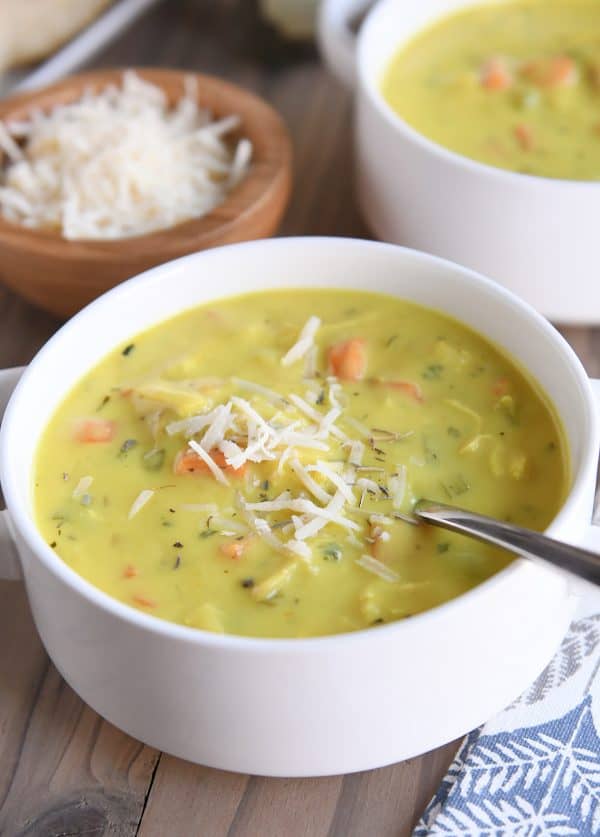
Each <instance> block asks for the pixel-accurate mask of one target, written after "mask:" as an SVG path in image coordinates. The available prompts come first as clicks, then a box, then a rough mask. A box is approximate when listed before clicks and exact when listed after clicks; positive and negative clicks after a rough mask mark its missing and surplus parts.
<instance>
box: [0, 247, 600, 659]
mask: <svg viewBox="0 0 600 837" xmlns="http://www.w3.org/2000/svg"><path fill="white" fill-rule="evenodd" d="M307 241H308V242H309V243H311V244H316V246H320V247H323V248H327V247H331V246H333V247H336V248H339V247H350V248H351V247H363V248H371V249H389V250H395V251H401V252H404V253H407V254H410V256H411V258H414V259H418V260H420V261H421V262H425V263H428V264H431V265H437V266H438V267H439V266H441V267H442V268H443V269H446V270H450V269H451V270H453V271H456V270H457V269H458V270H459V272H460V274H461V276H462V277H463V278H464V279H467V280H470V281H471V282H477V283H479V284H483V285H484V286H485V288H486V290H487V292H488V293H490V295H491V296H492V297H493V296H496V298H498V299H499V298H501V297H504V299H506V300H508V301H510V302H511V304H512V305H513V306H515V307H518V308H520V309H521V310H523V309H524V310H525V311H526V313H527V315H528V318H529V319H530V321H531V325H532V329H533V328H535V329H537V330H538V331H541V332H543V333H545V334H546V335H547V337H548V338H549V339H550V340H552V341H553V343H554V344H556V346H557V349H558V350H560V351H561V352H562V353H563V354H564V355H565V357H566V359H568V362H569V366H570V368H571V371H572V374H573V375H574V376H575V378H576V380H577V383H578V386H579V389H580V391H581V394H582V400H583V402H584V406H585V410H584V411H583V412H582V416H581V421H582V426H583V428H584V438H585V444H584V447H583V450H582V456H581V463H580V464H579V467H578V469H577V471H574V472H573V479H572V483H571V487H570V490H569V493H568V495H567V496H566V497H565V499H564V501H563V504H562V506H561V508H560V509H559V511H558V513H557V514H556V516H555V517H554V519H553V520H552V522H551V523H550V525H549V526H548V527H547V529H546V532H547V533H549V534H553V533H554V532H555V531H556V530H557V529H558V528H559V527H560V525H561V524H562V522H563V521H564V520H568V519H569V517H571V516H576V515H577V512H576V509H577V506H578V504H579V503H580V501H581V500H582V498H583V495H584V494H585V492H586V485H587V482H588V480H589V478H590V473H592V474H593V473H595V471H596V465H597V463H596V449H597V447H598V437H599V424H598V421H597V417H596V412H595V404H594V400H593V394H592V389H591V384H590V381H589V378H588V376H587V373H586V372H585V370H584V368H583V365H582V364H581V361H580V360H579V358H578V357H577V355H576V354H575V352H574V351H573V349H572V348H571V347H570V345H569V344H568V343H567V341H566V340H565V338H564V337H562V335H561V334H560V333H559V332H558V331H556V329H555V328H554V327H553V326H552V325H551V324H550V323H549V322H548V321H547V320H546V319H545V318H544V317H543V316H542V315H541V314H539V313H538V312H537V311H535V310H534V309H533V308H532V307H531V306H530V305H528V304H527V303H526V302H524V301H523V300H521V299H519V298H518V297H517V296H516V295H515V294H513V293H512V292H510V291H508V290H507V289H506V288H504V287H502V286H500V285H498V284H497V283H496V282H493V281H492V280H491V279H488V278H486V277H484V276H482V275H481V274H479V273H477V272H476V271H474V270H470V269H468V268H465V267H462V266H460V265H457V264H456V263H454V262H451V261H449V260H447V259H442V258H440V257H437V256H433V255H430V254H428V253H424V252H421V251H417V250H413V249H411V248H406V247H400V246H398V245H394V244H387V243H384V242H378V241H369V240H365V239H357V238H340V237H333V236H329V237H327V236H309V237H282V238H275V239H263V240H258V241H247V242H241V243H237V244H230V245H224V246H223V247H218V248H213V249H212V250H211V251H208V252H209V253H212V254H213V256H214V254H215V253H218V251H220V250H222V249H225V250H231V249H232V248H235V249H236V250H237V251H238V252H239V253H240V254H241V253H242V252H243V251H244V250H250V249H256V248H258V249H261V248H262V249H267V250H268V249H272V248H286V247H291V248H294V247H298V248H299V249H300V250H301V249H302V248H303V247H304V246H306V244H307ZM203 255H204V252H198V253H192V254H191V255H188V256H183V257H181V258H179V259H176V260H173V261H170V262H166V263H165V264H162V265H159V266H157V267H154V268H151V269H150V270H147V271H145V272H143V273H141V274H139V275H138V276H135V277H133V278H131V279H129V280H127V281H126V282H124V283H122V284H120V285H118V286H116V287H115V288H113V289H111V290H109V291H107V292H106V293H105V294H103V295H102V296H100V297H98V298H97V299H96V300H94V301H93V302H91V303H90V304H88V305H87V306H86V307H85V308H83V309H82V310H81V311H80V312H79V313H78V314H76V315H75V316H74V317H73V318H72V319H71V320H69V321H68V322H67V323H66V324H65V325H63V326H62V327H61V328H60V329H59V330H58V331H57V332H56V333H55V334H54V335H53V336H52V337H51V338H50V339H49V340H48V341H47V342H46V343H45V344H44V346H43V347H42V348H41V349H40V351H39V352H38V353H37V354H36V355H35V357H34V358H33V359H32V361H31V362H30V364H29V366H28V367H27V368H26V370H25V372H24V374H23V376H22V378H21V379H20V381H19V382H18V384H17V387H16V388H15V391H14V393H13V396H12V397H11V399H10V402H9V404H8V407H7V410H6V413H5V416H4V419H3V421H2V427H1V428H0V477H1V478H2V489H3V491H4V495H5V499H6V504H7V508H8V511H9V515H10V519H11V523H12V521H14V523H12V525H13V526H14V527H15V529H16V531H17V532H18V534H19V537H20V538H22V539H23V541H24V542H25V544H26V545H27V548H28V549H29V550H30V552H31V554H32V556H33V560H34V561H40V562H41V563H42V564H43V565H44V568H45V569H46V570H47V571H48V572H50V573H51V574H52V575H53V576H54V578H55V579H56V580H57V581H59V582H61V583H63V584H65V585H66V586H67V587H69V588H70V589H71V590H72V591H74V592H76V593H77V594H79V595H81V596H83V597H84V598H85V599H86V600H87V601H88V602H90V604H93V605H94V606H97V607H99V608H100V609H101V610H103V611H105V612H108V613H109V614H110V615H111V616H113V617H116V618H118V619H119V620H120V621H121V622H122V623H127V624H128V625H129V626H130V627H132V628H133V627H136V628H139V629H141V630H144V631H149V632H150V633H152V634H153V635H155V636H161V637H163V638H165V639H173V640H178V641H183V642H186V643H191V644H199V645H205V646H210V647H214V648H219V649H221V650H224V651H227V650H229V651H232V650H240V649H242V650H244V651H246V652H252V653H259V654H263V653H273V652H278V651H284V652H285V653H287V654H290V653H293V654H298V655H302V654H303V653H305V652H306V653H308V652H314V653H320V652H323V653H325V652H327V650H328V649H331V647H332V646H339V647H340V649H341V648H342V647H343V648H346V649H349V648H350V647H351V646H352V644H357V643H362V642H373V641H375V639H376V638H380V639H393V637H394V635H395V634H396V633H400V632H402V631H407V630H408V631H410V630H414V629H419V627H420V626H422V625H426V624H428V623H430V622H432V620H436V619H439V618H440V616H444V615H446V614H449V613H452V612H453V611H454V610H456V609H457V608H460V607H463V606H464V602H465V601H469V600H471V599H473V598H474V597H476V596H481V595H482V594H483V593H486V592H488V593H489V592H490V591H491V590H493V589H494V588H496V587H499V586H500V585H501V584H502V583H504V582H506V581H508V580H509V579H511V578H512V576H513V575H514V574H515V573H522V572H524V571H526V570H530V569H531V567H532V563H531V562H529V561H526V559H524V558H516V559H515V560H514V561H512V562H511V563H510V564H509V565H508V566H507V567H505V568H504V569H502V570H500V571H499V572H498V573H496V574H495V575H493V576H491V577H490V578H488V579H486V580H485V581H484V582H482V583H481V584H478V585H477V586H475V587H473V588H472V589H470V590H468V591H466V592H465V593H462V594H461V595H460V596H458V597H456V598H454V599H450V600H449V601H447V602H444V603H442V604H440V605H437V606H436V607H434V608H431V609H429V610H426V611H423V612H421V613H418V614H415V615H414V616H411V617H409V618H407V619H403V620H398V621H396V622H390V623H388V624H385V625H381V626H377V627H368V628H363V629H361V630H358V631H351V632H347V633H340V634H332V635H324V636H315V637H298V638H286V637H250V636H243V635H238V634H215V633H211V632H210V631H205V630H202V629H199V628H193V627H188V626H186V625H181V624H177V623H174V622H169V621H167V620H164V619H161V618H159V617H157V616H153V615H151V614H146V613H143V612H141V611H139V610H137V609H136V608H134V607H133V606H130V605H127V604H125V603H123V602H121V601H119V600H117V599H115V598H113V597H112V596H110V595H109V594H108V593H105V592H104V591H102V590H100V588H98V587H96V586H95V585H93V584H92V583H91V582H89V581H87V580H86V579H85V578H83V577H82V576H80V575H78V574H77V573H76V572H75V570H73V569H72V568H71V567H70V566H69V565H68V564H66V563H65V562H64V561H63V560H62V559H61V558H60V557H59V556H58V555H57V554H56V553H55V552H54V550H52V549H51V548H50V546H49V545H48V544H47V543H46V541H45V540H44V539H43V537H42V535H41V533H40V532H39V530H38V529H37V527H36V525H35V522H34V517H33V514H31V513H30V512H29V511H28V510H27V509H26V508H25V507H24V505H23V504H22V503H21V501H20V499H19V496H18V489H17V487H16V474H15V468H14V467H11V464H10V446H9V438H10V435H11V433H12V432H14V431H13V430H12V425H13V423H14V421H15V418H16V417H17V416H18V410H19V403H18V402H19V395H20V393H21V391H22V389H24V388H25V387H27V386H29V378H30V377H31V374H32V370H33V369H34V368H35V366H36V365H37V364H38V363H39V362H40V361H41V359H43V358H45V357H46V355H48V354H50V355H51V354H52V353H53V352H54V351H56V348H57V347H56V344H57V343H60V340H61V339H62V335H63V333H65V332H66V331H67V330H69V329H71V328H73V327H74V324H78V323H79V322H80V321H81V320H85V319H88V318H89V317H94V316H98V317H100V318H101V317H102V316H103V314H102V311H101V309H102V306H103V305H104V303H105V297H108V296H110V297H111V298H112V299H115V298H117V299H118V297H119V296H121V295H124V294H125V293H129V291H130V289H131V287H132V286H133V287H137V286H139V287H142V286H143V285H144V284H145V283H146V282H150V281H161V274H164V275H165V276H169V275H170V274H171V273H172V271H173V268H174V267H182V266H184V265H185V264H186V263H188V262H189V263H195V262H196V261H197V260H198V259H200V260H201V259H202V257H203ZM314 287H318V284H315V285H314ZM249 290H251V289H249ZM200 304H201V303H200ZM182 310H183V309H182ZM483 336H484V337H485V334H484V335H483ZM55 347H56V348H55ZM524 368H527V367H526V366H525V364H524ZM7 428H8V429H7ZM536 571H543V572H551V573H553V574H557V573H559V572H560V571H558V570H555V569H552V568H549V569H548V568H541V570H538V569H537V568H536Z"/></svg>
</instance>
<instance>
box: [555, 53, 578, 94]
mask: <svg viewBox="0 0 600 837" xmlns="http://www.w3.org/2000/svg"><path fill="white" fill-rule="evenodd" d="M576 83H577V66H576V64H575V62H574V61H573V59H572V58H569V56H568V55H559V56H558V57H557V58H553V59H552V61H551V62H550V67H549V70H548V86H549V87H572V86H573V85H574V84H576Z"/></svg>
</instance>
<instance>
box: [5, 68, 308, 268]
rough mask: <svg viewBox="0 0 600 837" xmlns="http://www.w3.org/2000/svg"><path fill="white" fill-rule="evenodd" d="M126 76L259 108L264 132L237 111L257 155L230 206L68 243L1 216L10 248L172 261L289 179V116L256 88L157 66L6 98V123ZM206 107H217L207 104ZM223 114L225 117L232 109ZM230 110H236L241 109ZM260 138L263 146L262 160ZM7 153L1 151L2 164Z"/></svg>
mask: <svg viewBox="0 0 600 837" xmlns="http://www.w3.org/2000/svg"><path fill="white" fill-rule="evenodd" d="M126 72H134V73H136V75H138V76H139V77H140V78H141V79H143V80H145V81H149V82H151V83H152V84H155V85H156V86H158V87H160V88H161V89H163V90H164V89H165V87H166V86H167V85H172V84H180V85H181V88H182V92H183V86H184V82H185V79H186V78H192V79H195V80H196V81H197V82H198V94H199V95H198V99H199V101H200V102H201V104H202V100H203V93H204V91H205V90H208V91H210V92H209V96H208V97H207V98H211V99H212V98H213V97H214V98H215V99H216V100H217V101H219V99H220V98H221V97H223V98H224V99H225V101H226V102H228V101H229V99H230V98H231V97H236V98H238V99H240V101H241V102H242V103H243V109H244V110H245V111H246V112H250V111H252V110H255V111H257V112H258V113H259V114H260V119H261V130H260V131H258V130H256V129H255V126H254V127H253V128H252V130H251V131H250V132H246V131H245V128H247V125H245V124H244V123H245V122H246V119H245V118H244V115H243V114H242V113H239V115H240V116H241V118H242V125H241V126H240V131H241V132H242V133H243V135H244V136H246V137H247V138H248V139H250V140H251V142H252V145H253V158H252V161H251V164H250V169H249V171H248V174H247V175H246V177H244V178H243V180H241V181H240V183H239V184H238V185H237V186H236V187H235V188H234V189H233V190H231V191H230V192H229V193H228V194H227V196H226V197H225V200H224V201H222V202H221V203H220V204H219V205H218V206H216V207H215V208H214V209H212V210H211V211H210V212H208V213H206V214H205V215H203V216H201V217H199V218H190V219H188V220H186V221H181V222H179V223H178V224H175V225H173V226H171V227H165V228H161V229H158V230H154V231H152V232H149V233H142V234H140V235H132V236H127V237H123V238H115V239H93V238H82V239H67V238H64V236H63V235H62V233H61V232H60V231H58V230H48V229H38V228H31V227H26V226H24V225H23V224H19V223H16V222H13V221H9V220H8V219H6V218H4V216H3V215H2V214H1V213H0V241H2V240H10V242H11V243H12V244H16V245H19V244H21V245H22V246H26V247H29V248H31V247H32V246H39V247H40V248H44V249H45V250H46V251H47V252H48V254H49V255H58V256H63V257H64V256H65V255H68V256H70V257H72V258H81V257H86V256H88V257H90V256H91V257H93V258H95V259H98V258H100V259H102V260H103V261H104V262H109V263H110V262H120V261H121V259H122V253H121V252H120V251H121V249H122V248H123V247H140V248H143V252H144V254H145V255H146V256H149V257H154V256H157V257H162V256H163V255H166V256H167V258H168V257H171V254H173V257H175V256H177V255H178V254H179V253H180V252H181V249H182V247H185V246H186V244H189V243H190V242H192V241H193V242H194V244H195V245H196V249H198V248H199V247H201V246H202V241H201V239H202V238H203V237H207V238H208V237H210V238H212V237H214V236H215V235H218V236H219V237H221V236H223V235H224V234H227V235H232V234H233V231H234V230H235V229H236V228H237V227H240V226H242V227H243V226H244V225H245V223H246V221H247V219H248V216H251V215H252V214H253V213H254V212H256V211H258V210H260V209H261V207H262V205H263V204H264V203H265V202H268V200H269V197H270V193H271V191H272V190H273V189H274V188H275V187H276V186H277V185H278V184H279V181H280V180H281V179H284V181H285V179H290V180H291V168H292V159H293V151H292V140H291V136H290V134H289V131H288V128H287V125H286V123H285V121H284V119H283V117H282V116H281V115H280V114H279V113H278V112H277V111H276V110H275V108H274V107H273V106H272V105H271V104H269V103H268V102H267V101H266V100H265V99H263V98H262V97H261V96H258V95H257V94H256V93H254V92H253V91H251V90H248V89H246V88H244V87H241V86H240V85H238V84H234V83H233V82H231V81H228V80H227V79H224V78H221V77H219V76H215V75H211V74H208V73H202V72H196V71H186V70H178V69H169V68H163V67H152V66H132V67H114V68H107V69H98V70H89V71H87V72H83V73H76V74H74V75H71V76H68V77H67V78H65V79H62V80H61V81H57V82H54V83H53V84H50V85H47V86H45V87H42V88H39V89H37V90H33V91H27V92H25V93H21V94H16V95H14V96H10V97H8V98H6V99H3V100H2V101H0V121H5V122H10V120H11V114H16V115H17V118H21V117H20V114H22V113H23V112H26V111H28V110H31V109H33V108H35V107H36V104H37V103H38V102H39V103H41V105H42V107H43V103H44V102H46V101H47V102H48V105H49V106H50V101H51V100H53V99H56V97H58V98H59V102H57V104H58V103H63V102H65V103H66V102H71V101H76V100H77V98H78V95H80V93H81V92H83V91H84V90H85V88H86V87H88V86H92V87H96V88H103V87H106V86H108V85H109V84H118V83H119V82H120V81H121V80H122V78H123V74H124V73H126ZM204 106H206V107H208V108H209V109H211V110H212V109H213V108H212V105H211V104H209V103H207V104H205V105H204ZM224 110H225V111H226V112H227V108H225V109H224ZM231 113H235V110H232V111H231ZM250 134H251V135H250ZM257 139H258V140H259V147H260V151H259V153H258V155H257ZM3 156H4V155H3V154H2V152H1V150H0V164H1V163H2V158H3ZM261 180H262V181H264V183H263V184H262V185H261V188H260V189H259V190H258V191H257V183H259V182H260V181H261ZM288 191H289V184H288ZM164 260H165V259H162V261H164Z"/></svg>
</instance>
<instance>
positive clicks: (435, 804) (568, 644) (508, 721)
mask: <svg viewBox="0 0 600 837" xmlns="http://www.w3.org/2000/svg"><path fill="white" fill-rule="evenodd" d="M595 834H598V835H600V594H598V593H597V592H596V591H594V592H593V593H591V594H589V595H588V596H587V597H586V598H585V600H584V601H583V602H582V604H581V605H580V607H579V609H578V612H577V615H576V618H575V620H574V622H573V623H572V624H571V627H570V629H569V631H568V633H567V635H566V636H565V638H564V640H563V642H562V645H561V647H560V649H559V650H558V652H557V653H556V655H555V657H554V659H553V660H552V661H551V662H550V664H549V665H548V666H547V668H546V670H545V671H544V672H543V673H542V674H541V675H540V676H539V677H538V679H537V680H536V682H535V683H534V684H533V685H532V686H531V687H530V688H529V689H528V690H527V691H526V692H525V693H524V694H523V695H521V697H520V698H519V699H518V700H516V701H515V702H514V703H513V704H512V705H511V706H509V707H508V709H506V710H504V711H503V712H501V713H500V714H499V715H497V716H496V717H495V718H493V719H492V720H491V721H489V722H488V723H487V724H485V725H484V726H483V727H481V728H480V729H478V730H475V731H474V732H472V733H470V735H468V736H467V738H466V739H465V740H464V742H463V744H462V746H461V748H460V751H459V752H458V755H457V756H456V758H455V759H454V762H453V763H452V765H451V767H450V769H449V770H448V773H447V775H446V777H445V779H444V781H443V782H442V784H441V786H440V788H439V790H438V792H437V793H436V795H435V796H434V798H433V799H432V800H431V802H430V804H429V806H428V807H427V810H426V811H425V813H424V815H423V817H422V819H421V821H420V822H419V824H418V825H417V827H416V829H415V830H414V832H413V837H439V836H440V835H446V837H447V836H448V835H452V837H455V836H456V837H459V835H460V837H509V835H515V837H516V836H517V835H518V837H541V835H548V837H562V835H595Z"/></svg>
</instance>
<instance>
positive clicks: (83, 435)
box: [75, 418, 117, 443]
mask: <svg viewBox="0 0 600 837" xmlns="http://www.w3.org/2000/svg"><path fill="white" fill-rule="evenodd" d="M116 428H117V425H116V423H115V422H114V421H108V420H107V419H100V418H89V419H81V420H80V421H78V422H77V425H76V426H75V438H76V439H77V441H79V442H86V443H96V442H110V441H111V440H112V439H113V437H114V435H115V430H116Z"/></svg>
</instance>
